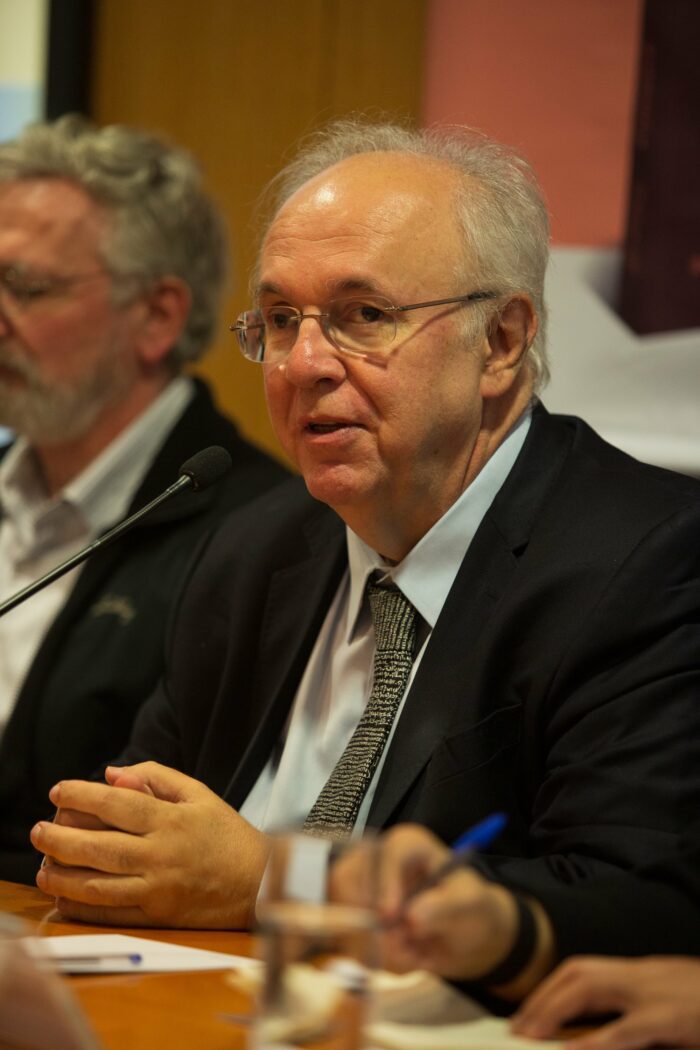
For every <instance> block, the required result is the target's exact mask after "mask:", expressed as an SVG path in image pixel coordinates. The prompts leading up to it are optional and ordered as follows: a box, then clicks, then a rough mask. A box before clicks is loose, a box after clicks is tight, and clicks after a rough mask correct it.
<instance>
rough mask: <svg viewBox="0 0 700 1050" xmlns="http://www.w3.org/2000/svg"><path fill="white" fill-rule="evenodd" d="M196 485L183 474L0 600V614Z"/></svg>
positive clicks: (188, 476) (187, 475)
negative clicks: (38, 575)
mask: <svg viewBox="0 0 700 1050" xmlns="http://www.w3.org/2000/svg"><path fill="white" fill-rule="evenodd" d="M196 485H197V482H196V479H195V478H193V477H192V476H191V475H189V474H183V475H182V476H181V477H179V478H178V479H177V481H176V482H174V483H173V484H172V485H171V486H170V487H169V488H167V489H166V490H165V492H161V494H160V496H156V498H155V499H153V500H151V502H150V503H147V504H146V506H145V507H142V508H141V510H138V511H136V513H135V514H132V515H131V517H130V518H126V519H125V520H124V521H120V522H119V524H118V525H115V526H114V528H112V529H110V530H109V531H108V532H105V533H104V534H103V535H102V536H100V537H98V539H96V540H93V542H92V543H91V544H90V545H89V546H88V547H85V548H84V549H83V550H81V551H78V553H77V554H74V555H73V556H72V557H71V558H67V559H66V560H65V561H63V562H61V564H60V565H57V566H56V568H55V569H51V571H50V572H47V573H46V575H45V576H42V577H40V579H38V580H35V581H34V583H30V584H29V585H28V586H27V587H25V588H24V589H23V590H21V591H19V592H18V593H17V594H13V595H12V597H11V598H8V599H7V600H6V601H4V602H1V603H0V616H4V615H5V613H8V612H10V610H11V609H14V608H15V606H16V605H20V604H21V603H22V602H23V601H25V600H26V599H27V598H31V596H32V595H33V594H36V592H37V591H40V590H41V589H42V588H43V587H48V585H49V584H50V583H53V582H54V580H58V579H60V577H61V576H64V575H65V574H66V573H67V572H70V570H71V569H74V568H75V567H76V565H82V563H83V562H84V561H85V560H86V559H87V558H89V557H90V555H91V554H92V553H93V552H94V551H96V550H97V549H98V548H100V547H106V546H107V544H109V543H112V542H113V541H114V540H116V539H118V538H119V537H120V536H121V535H122V533H124V532H126V531H127V529H130V528H131V526H132V525H136V523H137V522H139V521H140V520H141V518H145V517H146V515H147V514H150V513H151V511H152V510H155V509H156V507H159V506H160V505H161V503H165V501H166V500H168V499H170V498H171V497H172V496H175V495H176V494H177V493H178V492H180V491H181V490H182V489H186V488H195V487H196Z"/></svg>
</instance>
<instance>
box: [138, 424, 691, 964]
mask: <svg viewBox="0 0 700 1050" xmlns="http://www.w3.org/2000/svg"><path fill="white" fill-rule="evenodd" d="M698 537H700V484H698V482H697V481H694V480H692V479H689V478H685V477H683V476H681V475H677V474H672V473H670V472H667V471H664V470H661V469H658V468H655V467H649V466H646V465H643V464H640V463H638V462H637V461H635V460H633V459H631V458H630V457H629V456H627V455H625V454H624V453H622V452H620V451H619V450H617V449H614V448H613V447H612V446H610V445H608V444H607V443H605V442H604V441H602V440H601V439H600V438H599V437H598V436H597V435H596V434H595V433H594V432H593V431H592V430H591V429H590V428H589V427H587V426H586V424H585V423H583V422H582V421H581V420H577V419H574V418H569V417H557V416H550V415H549V414H548V413H547V412H546V411H545V410H544V409H543V408H542V407H541V406H540V407H538V408H537V409H536V411H535V413H534V415H533V421H532V426H531V428H530V432H529V434H528V436H527V439H526V442H525V445H524V447H523V449H522V451H521V453H520V455H519V457H518V460H517V462H516V464H515V465H514V467H513V469H512V471H511V473H510V475H509V477H508V478H507V479H506V482H505V483H504V485H503V486H502V488H501V490H500V492H499V493H498V495H497V497H496V499H495V500H494V502H493V504H492V506H491V508H490V509H489V511H488V512H487V514H486V516H485V518H484V520H483V522H482V524H481V526H480V527H479V529H478V531H477V533H476V536H475V537H474V540H473V541H472V543H471V546H470V547H469V550H468V552H467V554H466V556H465V558H464V561H463V563H462V565H461V568H460V570H459V572H458V575H457V578H456V580H455V583H454V585H453V587H452V589H451V591H450V594H449V595H448V598H447V601H446V603H445V606H444V608H443V610H442V613H441V615H440V617H439V619H438V622H437V624H436V625H435V629H434V630H433V633H432V636H431V639H430V641H429V644H428V647H427V649H426V651H425V653H424V656H423V659H422V662H421V664H420V667H419V668H418V671H417V673H416V676H415V680H414V682H413V684H412V687H411V690H410V692H409V695H408V697H407V699H406V703H405V706H404V709H403V712H402V714H401V717H400V720H399V723H398V725H397V727H396V732H395V734H394V737H393V740H392V743H391V746H390V748H389V751H388V754H387V757H386V761H385V763H384V767H383V770H382V774H381V778H380V781H379V783H378V786H377V790H376V794H375V797H374V801H373V805H372V809H371V812H370V817H369V822H370V824H372V825H374V826H378V827H386V826H387V825H390V824H394V823H397V822H399V821H406V820H412V821H418V822H421V823H424V824H426V825H427V826H428V827H431V828H433V830H435V831H436V832H437V833H438V834H439V835H441V836H442V837H443V838H444V839H445V840H447V841H451V840H454V839H455V838H456V837H457V836H458V835H459V834H460V833H461V832H462V831H463V830H464V829H465V828H467V827H469V826H470V825H471V824H472V823H473V822H475V821H477V820H478V819H480V818H482V817H483V816H484V815H485V814H487V813H489V812H491V811H493V810H505V811H506V812H507V813H508V814H509V823H508V826H507V829H506V831H505V833H504V834H503V836H502V838H501V839H500V841H499V842H498V843H497V844H496V846H495V847H494V851H493V853H491V854H490V855H489V856H485V857H483V858H482V859H481V867H482V870H483V871H484V872H485V873H486V874H487V875H489V876H492V877H494V878H497V879H500V880H502V881H503V882H505V883H512V884H514V885H518V886H521V887H522V888H523V889H524V890H530V891H531V892H533V893H535V894H536V895H537V896H539V897H540V899H542V900H543V902H544V903H545V905H546V904H547V898H548V893H551V894H552V895H553V896H556V897H557V899H558V897H559V895H562V894H565V893H566V889H567V887H569V886H571V885H572V884H574V883H578V882H581V881H582V880H586V879H592V878H593V877H595V878H608V877H609V876H611V875H614V874H615V873H616V872H619V871H624V870H627V869H630V868H632V867H634V866H637V865H644V864H649V863H652V862H653V861H654V859H655V858H657V857H659V856H665V855H669V856H672V855H673V851H674V850H675V846H676V842H677V839H678V836H679V833H680V832H681V831H682V830H683V828H684V827H686V826H687V824H688V823H689V822H690V820H691V818H692V817H694V816H695V815H696V814H697V813H698V812H700V616H699V611H700V542H698ZM346 564H347V556H346V546H345V538H344V529H343V525H342V523H341V521H340V520H339V519H338V518H337V516H336V515H335V514H333V513H332V512H331V511H330V510H329V509H328V508H326V507H325V506H323V505H322V504H319V503H317V502H315V501H313V500H312V499H311V498H310V497H309V496H308V495H307V494H306V492H305V490H304V488H303V485H302V483H301V482H299V481H292V482H290V483H289V484H288V485H284V486H282V487H280V488H279V489H277V490H275V491H274V492H271V493H269V494H268V495H267V496H265V497H263V498H262V500H260V501H258V502H257V503H256V504H255V505H253V506H251V507H250V508H247V509H246V510H244V511H243V512H241V513H239V514H237V515H236V516H235V517H232V518H230V519H229V520H228V521H227V522H226V523H224V525H223V526H222V528H220V529H219V531H218V532H217V533H216V534H214V535H213V537H212V538H211V540H210V542H209V543H208V545H207V548H206V550H205V551H204V552H203V555H202V557H201V559H200V560H199V562H198V564H197V565H196V566H195V567H194V568H193V571H192V574H191V576H190V578H189V580H188V583H187V585H186V588H185V590H184V593H183V597H182V600H181V602H180V603H179V605H178V611H177V615H176V616H175V617H174V620H173V629H172V631H171V633H170V636H169V641H168V649H167V657H166V674H165V677H164V679H163V681H162V682H161V684H160V686H159V688H158V690H157V692H156V693H155V695H154V697H153V698H152V699H151V700H150V701H149V702H148V703H147V704H146V705H144V707H143V708H142V709H141V712H140V714H139V717H138V719H137V722H136V725H135V729H134V734H133V737H132V741H131V744H130V746H129V747H128V749H127V751H126V753H125V754H124V756H123V758H124V761H126V762H136V761H140V760H143V759H146V758H153V759H155V760H157V761H160V762H162V763H164V764H166V765H170V766H174V767H176V768H178V769H180V770H182V771H184V772H185V773H188V774H190V775H191V776H194V777H197V778H198V779H200V780H202V781H204V782H205V783H206V784H208V785H209V787H211V788H212V789H213V790H215V791H216V792H217V793H218V794H219V795H221V796H222V797H223V798H225V799H226V800H227V801H228V802H230V803H231V805H233V806H236V807H238V806H240V805H241V803H242V802H243V800H244V799H245V798H246V795H247V794H248V792H249V791H250V789H251V788H252V786H253V784H254V783H255V780H256V778H257V776H258V774H259V773H260V771H261V769H262V768H263V766H264V764H265V762H266V760H267V759H268V757H269V755H270V753H271V750H272V748H273V747H274V745H275V743H276V742H277V741H278V739H279V737H280V734H281V733H282V731H283V728H284V725H285V721H286V719H287V716H288V713H289V710H290V705H291V703H292V700H293V698H294V695H295V692H296V690H297V687H298V685H299V681H300V678H301V675H302V673H303V670H304V668H305V666H306V663H307V660H308V657H309V653H310V651H311V648H312V646H313V643H314V640H315V638H316V636H317V633H318V631H319V628H320V626H321V624H322V622H323V619H324V616H325V614H326V611H327V609H328V607H329V604H330V602H331V600H332V597H333V595H334V594H335V592H336V589H337V586H338V582H339V580H340V578H341V576H342V574H343V572H344V571H345V568H346ZM696 919H697V916H696ZM574 942H575V937H573V936H572V937H571V938H570V949H571V950H575V943H574ZM586 946H587V948H588V949H590V948H591V945H590V943H588V941H586ZM621 950H624V948H621ZM649 950H652V946H651V945H650V946H649Z"/></svg>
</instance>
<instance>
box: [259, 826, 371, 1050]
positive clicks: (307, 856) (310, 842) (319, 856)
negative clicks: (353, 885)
mask: <svg viewBox="0 0 700 1050" xmlns="http://www.w3.org/2000/svg"><path fill="white" fill-rule="evenodd" d="M349 849H351V850H352V851H353V857H352V863H353V870H356V871H357V872H358V879H357V892H354V893H353V894H352V898H353V899H352V902H351V903H348V895H347V893H346V894H344V898H345V899H344V900H338V899H334V896H335V895H334V892H333V879H332V870H333V865H334V864H336V863H338V862H339V860H340V859H341V856H342V855H343V854H344V853H345V852H346V851H347V850H349ZM375 866H376V844H375V841H374V839H373V838H372V837H371V836H367V837H366V838H363V839H359V840H357V839H356V840H352V841H350V840H343V841H340V842H339V841H337V840H334V841H332V842H331V841H328V840H324V839H319V838H314V837H311V836H308V835H302V834H285V835H277V836H275V839H274V844H273V848H272V853H271V856H270V860H269V863H268V868H267V871H266V875H265V880H264V884H263V889H262V891H261V894H260V899H259V901H258V907H257V916H258V932H259V937H260V945H261V954H262V957H263V960H264V964H265V977H264V985H263V989H262V993H261V998H260V1003H259V1007H258V1013H257V1018H256V1024H255V1040H254V1045H255V1048H256V1050H290V1048H293V1047H294V1048H296V1047H306V1046H310V1045H311V1044H313V1046H314V1048H315V1050H316V1048H318V1050H321V1048H323V1050H360V1048H361V1047H363V1046H364V1034H363V1033H364V1030H365V1023H366V1019H367V1015H368V1008H369V984H370V973H371V970H372V969H373V968H374V966H375V965H376V950H377V946H376V927H377V923H376V912H375V900H376V892H375V888H376V887H375V877H376V876H375Z"/></svg>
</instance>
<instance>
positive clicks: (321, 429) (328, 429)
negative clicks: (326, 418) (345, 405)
mask: <svg viewBox="0 0 700 1050" xmlns="http://www.w3.org/2000/svg"><path fill="white" fill-rule="evenodd" d="M351 425H352V424H350V423H308V424H307V430H310V431H311V433H312V434H332V433H333V431H334V430H342V429H343V428H344V427H348V426H351Z"/></svg>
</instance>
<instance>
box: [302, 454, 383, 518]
mask: <svg viewBox="0 0 700 1050" xmlns="http://www.w3.org/2000/svg"><path fill="white" fill-rule="evenodd" d="M302 474H303V476H304V481H305V482H306V487H307V489H308V490H309V494H310V495H311V496H313V497H314V499H317V500H320V502H321V503H327V504H328V506H329V507H332V509H333V510H335V511H337V513H338V514H340V516H341V517H343V510H344V509H345V508H350V507H353V506H357V505H358V504H360V503H362V502H363V501H365V500H366V499H367V498H368V495H369V486H368V484H367V478H366V477H363V476H362V474H363V472H362V471H361V470H360V469H359V468H358V466H357V465H356V464H355V465H352V466H350V465H348V464H345V463H344V464H337V465H333V466H329V465H325V466H314V467H312V468H310V469H303V468H302Z"/></svg>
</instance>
